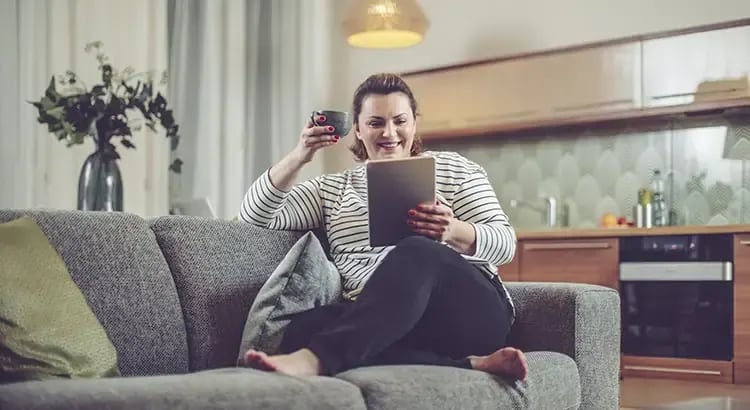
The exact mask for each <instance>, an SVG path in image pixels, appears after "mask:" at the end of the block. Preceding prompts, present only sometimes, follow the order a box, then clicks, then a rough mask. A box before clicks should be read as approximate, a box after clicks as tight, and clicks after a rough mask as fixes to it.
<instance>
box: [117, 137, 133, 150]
mask: <svg viewBox="0 0 750 410" xmlns="http://www.w3.org/2000/svg"><path fill="white" fill-rule="evenodd" d="M120 143H121V144H122V145H124V146H125V148H130V149H134V148H135V145H134V144H133V143H132V142H131V141H130V140H126V139H125V138H123V139H121V140H120Z"/></svg>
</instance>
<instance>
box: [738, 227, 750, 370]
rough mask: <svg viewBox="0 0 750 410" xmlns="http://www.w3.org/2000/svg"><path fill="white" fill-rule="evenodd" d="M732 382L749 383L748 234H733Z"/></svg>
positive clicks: (749, 304)
mask: <svg viewBox="0 0 750 410" xmlns="http://www.w3.org/2000/svg"><path fill="white" fill-rule="evenodd" d="M734 382H735V383H741V384H750V234H737V235H734Z"/></svg>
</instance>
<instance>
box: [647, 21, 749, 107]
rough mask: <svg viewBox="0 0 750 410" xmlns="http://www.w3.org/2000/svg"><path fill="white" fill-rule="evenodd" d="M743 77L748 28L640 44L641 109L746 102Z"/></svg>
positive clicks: (746, 75)
mask: <svg viewBox="0 0 750 410" xmlns="http://www.w3.org/2000/svg"><path fill="white" fill-rule="evenodd" d="M748 74H750V26H742V27H734V28H727V29H721V30H713V31H704V32H698V33H691V34H684V35H679V36H674V37H666V38H659V39H654V40H646V41H644V42H643V94H644V106H646V107H664V106H674V105H683V104H692V103H694V102H707V101H717V100H727V99H732V98H738V97H746V96H747V95H748Z"/></svg>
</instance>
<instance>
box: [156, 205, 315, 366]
mask: <svg viewBox="0 0 750 410" xmlns="http://www.w3.org/2000/svg"><path fill="white" fill-rule="evenodd" d="M151 228H152V229H153V230H154V232H155V233H156V239H157V240H158V241H159V245H160V246H161V248H162V251H163V252H164V255H165V256H166V258H167V262H168V263H169V266H170V268H171V270H172V274H173V275H174V280H175V283H176V284H177V291H178V293H179V295H180V300H182V308H183V310H184V314H185V325H186V327H187V330H188V340H189V343H188V344H189V346H190V369H191V370H193V371H197V370H205V369H215V368H219V367H226V366H234V365H235V364H236V363H237V352H238V351H239V349H240V340H241V338H242V330H243V328H244V325H245V321H246V320H247V313H248V311H249V310H250V305H251V304H252V302H253V299H255V296H256V295H257V294H258V291H259V290H260V288H261V287H262V286H263V284H264V283H265V281H266V280H267V279H268V277H269V276H270V275H271V273H272V272H273V271H274V270H275V269H276V267H277V266H278V265H279V263H280V262H281V259H282V258H283V257H284V255H286V253H287V251H288V250H289V248H291V247H292V245H294V243H295V242H296V241H297V240H298V239H299V238H300V237H301V236H302V234H303V233H304V232H289V231H272V230H267V229H261V228H258V227H255V226H252V225H249V224H246V223H244V222H232V221H215V220H208V219H200V218H196V217H190V216H164V217H160V218H157V219H155V220H153V221H152V222H151Z"/></svg>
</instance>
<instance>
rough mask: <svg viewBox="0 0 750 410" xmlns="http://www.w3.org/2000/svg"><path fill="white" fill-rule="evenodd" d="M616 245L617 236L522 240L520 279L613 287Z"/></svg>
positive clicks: (615, 283) (614, 283)
mask: <svg viewBox="0 0 750 410" xmlns="http://www.w3.org/2000/svg"><path fill="white" fill-rule="evenodd" d="M618 244H619V242H618V240H617V239H616V238H597V239H555V240H524V241H522V242H521V269H520V271H521V272H520V277H521V280H522V281H527V282H574V283H590V284H595V285H604V286H609V287H612V288H615V289H616V288H617V283H618V279H617V272H618V260H619V253H618Z"/></svg>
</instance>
